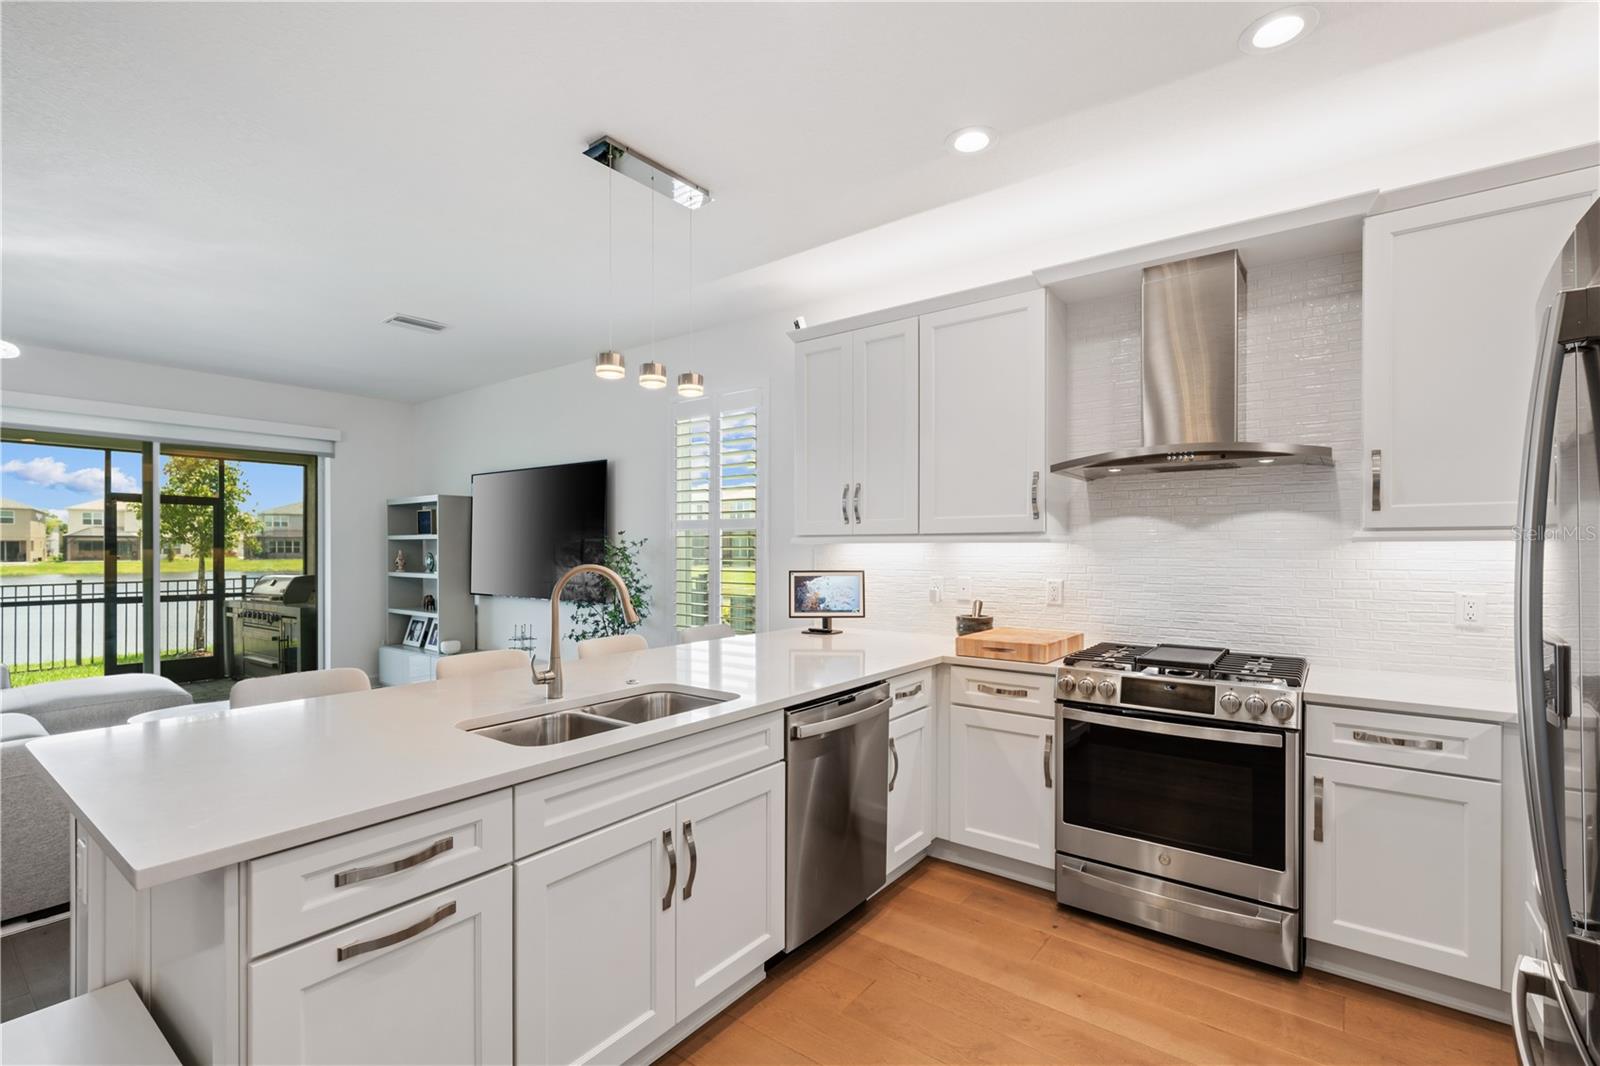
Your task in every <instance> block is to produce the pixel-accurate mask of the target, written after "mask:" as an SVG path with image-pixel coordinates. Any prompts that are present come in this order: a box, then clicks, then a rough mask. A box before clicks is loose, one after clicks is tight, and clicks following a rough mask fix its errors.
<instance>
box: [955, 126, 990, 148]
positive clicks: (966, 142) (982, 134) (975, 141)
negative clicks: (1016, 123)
mask: <svg viewBox="0 0 1600 1066" xmlns="http://www.w3.org/2000/svg"><path fill="white" fill-rule="evenodd" d="M993 143H994V134H992V133H990V132H989V131H988V130H986V129H984V128H983V127H982V126H968V127H966V128H965V129H959V130H956V131H955V132H954V133H952V134H951V135H950V147H951V148H954V149H955V150H956V151H958V152H960V153H961V154H962V155H971V154H972V153H974V152H981V151H983V150H984V149H985V148H987V147H989V145H991V144H993Z"/></svg>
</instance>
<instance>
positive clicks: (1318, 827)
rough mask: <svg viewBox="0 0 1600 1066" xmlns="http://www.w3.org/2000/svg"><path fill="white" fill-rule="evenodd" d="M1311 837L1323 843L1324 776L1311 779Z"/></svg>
mask: <svg viewBox="0 0 1600 1066" xmlns="http://www.w3.org/2000/svg"><path fill="white" fill-rule="evenodd" d="M1311 839H1312V840H1315V841H1316V842H1317V843H1318V844H1320V843H1322V778H1321V777H1313V778H1312V779H1311Z"/></svg>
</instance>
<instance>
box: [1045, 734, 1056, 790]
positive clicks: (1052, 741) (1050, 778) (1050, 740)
mask: <svg viewBox="0 0 1600 1066" xmlns="http://www.w3.org/2000/svg"><path fill="white" fill-rule="evenodd" d="M1055 750H1056V738H1055V734H1054V733H1046V734H1045V737H1044V787H1045V788H1055V787H1056V773H1055V758H1054V755H1055Z"/></svg>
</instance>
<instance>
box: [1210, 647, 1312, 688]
mask: <svg viewBox="0 0 1600 1066" xmlns="http://www.w3.org/2000/svg"><path fill="white" fill-rule="evenodd" d="M1307 672H1308V667H1307V666H1306V661H1305V660H1304V659H1301V658H1298V657H1296V656H1293V655H1254V654H1246V653H1244V652H1230V653H1229V654H1227V655H1224V656H1223V657H1222V659H1221V660H1220V661H1219V662H1218V663H1217V665H1216V666H1215V667H1214V668H1213V669H1212V674H1213V676H1215V677H1218V678H1226V679H1227V680H1229V681H1242V682H1250V681H1282V682H1283V683H1284V684H1286V685H1288V686H1289V687H1290V688H1300V687H1302V686H1303V685H1304V684H1305V683H1306V674H1307Z"/></svg>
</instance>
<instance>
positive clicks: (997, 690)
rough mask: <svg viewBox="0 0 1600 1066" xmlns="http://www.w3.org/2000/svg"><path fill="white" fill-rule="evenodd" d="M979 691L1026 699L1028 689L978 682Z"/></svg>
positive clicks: (988, 694)
mask: <svg viewBox="0 0 1600 1066" xmlns="http://www.w3.org/2000/svg"><path fill="white" fill-rule="evenodd" d="M978 691H979V692H982V693H983V694H984V695H986V696H1014V697H1016V698H1017V699H1026V698H1027V696H1028V690H1027V689H1025V688H1006V687H1005V686H1003V685H986V684H984V683H983V682H982V681H980V682H978Z"/></svg>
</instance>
